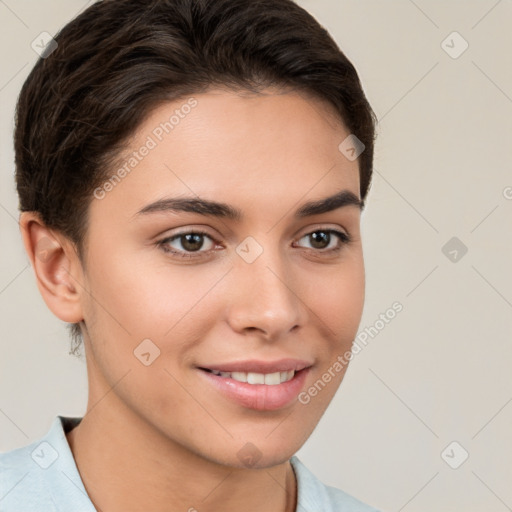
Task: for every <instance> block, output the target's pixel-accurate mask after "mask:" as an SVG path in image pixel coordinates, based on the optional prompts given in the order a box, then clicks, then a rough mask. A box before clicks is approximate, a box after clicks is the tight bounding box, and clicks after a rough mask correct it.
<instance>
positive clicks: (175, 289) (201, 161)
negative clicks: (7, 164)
mask: <svg viewBox="0 0 512 512" xmlns="http://www.w3.org/2000/svg"><path fill="white" fill-rule="evenodd" d="M194 97H195V98H196V100H197V102H198V103H197V106H196V107H195V108H193V109H192V110H191V112H190V113H189V114H188V115H187V116H185V117H184V118H183V119H180V122H179V124H178V125H177V126H176V127H175V128H174V130H173V131H172V133H169V134H166V135H165V136H164V138H163V140H162V141H161V142H160V143H159V144H158V145H157V147H156V148H154V149H152V150H151V151H150V152H149V154H148V155H147V156H146V157H145V158H144V159H143V160H142V161H141V162H140V163H138V165H137V166H136V167H135V168H134V169H133V170H132V171H131V173H130V174H129V175H127V176H126V177H125V178H124V179H123V180H122V182H121V183H119V184H117V185H116V186H115V187H114V188H113V190H111V191H110V192H108V193H107V194H106V195H105V197H104V198H103V199H101V200H99V199H94V200H93V201H92V203H91V206H90V211H89V215H90V222H89V228H88V232H87V250H86V254H85V266H83V265H82V264H81V263H80V260H79V259H78V257H77V255H76V252H75V250H74V247H73V244H72V243H71V242H70V241H69V240H68V239H66V238H65V237H64V236H62V235H61V234H60V233H58V232H55V231H52V230H50V229H48V228H47V227H46V226H44V224H43V223H42V222H41V221H40V220H39V218H38V216H37V215H36V214H35V213H28V212H26V213H23V214H22V215H21V218H20V226H21V230H22V236H23V240H24V244H25V248H26V250H27V253H28V255H29V257H30V259H31V262H32V265H33V267H34V270H35V274H36V279H37V284H38V287H39V290H40V292H41V294H42V296H43V298H44V300H45V302H46V304H47V305H48V307H49V308H50V309H51V311H52V312H53V313H54V314H55V315H56V316H57V317H59V318H60V319H61V320H63V321H65V322H81V321H83V322H84V323H83V326H84V327H85V330H84V343H85V353H86V360H87V371H88V380H89V398H88V404H87V412H86V414H85V415H84V418H83V420H82V422H81V423H80V425H79V426H78V427H76V428H75V429H74V430H72V431H71V432H69V433H68V434H67V439H68V442H69V445H70V447H71V450H72V453H73V456H74V458H75V460H76V463H77V467H78V469H79V471H80V474H81V477H82V480H83V481H84V485H85V487H86V490H87V492H88V494H89V496H90V498H91V500H92V501H93V503H94V505H95V506H96V507H97V508H98V510H100V509H101V510H104V511H106V510H108V511H109V512H117V511H126V510H151V511H153V512H160V511H161V512H164V511H166V512H169V511H171V512H172V511H186V510H191V511H192V510H194V509H195V510H197V511H198V512H204V511H215V510H224V511H226V512H229V511H233V510H242V509H243V510H248V511H251V512H260V511H265V512H268V511H269V510H273V511H285V512H292V511H294V510H295V507H296V503H297V501H296V500H297V498H296V480H295V477H294V473H293V469H292V467H291V465H290V462H289V459H290V457H291V456H292V455H293V454H294V453H295V452H297V450H298V449H299V448H300V447H301V446H302V445H303V443H304V442H305V440H306V439H307V438H308V436H309V435H310V434H311V432H312V431H313V429H314V428H315V426H316V425H317V423H318V421H319V420H320V418H321V416H322V414H323V413H324V411H325V409H326V407H327V406H328V404H329V402H330V401H331V399H332V398H333V396H334V394H335V392H336V390H337V388H338V387H339V384H340V383H341V380H342V378H343V375H344V371H345V370H346V367H345V368H344V370H343V371H339V372H336V373H335V377H334V378H333V379H332V380H331V382H330V383H329V384H328V385H326V386H325V388H324V389H323V390H322V391H321V392H319V393H318V394H317V396H315V397H314V398H312V399H311V401H310V402H309V404H307V405H304V404H302V403H300V402H299V401H298V400H294V401H293V403H292V404H291V405H288V406H286V407H284V408H281V409H278V410H275V411H257V410H253V409H249V408H246V407H243V406H241V405H239V404H237V403H234V402H232V401H230V400H229V399H227V398H226V397H225V396H224V395H222V394H221V393H220V392H219V391H218V390H217V389H215V388H214V387H212V386H211V385H210V384H209V383H208V382H207V381H206V380H205V379H204V378H202V375H199V373H200V372H201V370H198V368H197V365H199V364H201V365H204V366H207V364H208V363H210V364H214V363H220V362H226V361H240V360H248V359H257V360H263V361H275V360H277V359H281V358H284V357H292V358H298V359H303V360H307V361H310V362H311V363H312V367H311V368H310V371H309V373H308V375H307V379H306V383H305V384H304V387H303V390H307V389H308V388H309V387H310V386H311V385H312V384H313V383H314V382H316V381H317V380H318V379H319V378H321V376H322V374H323V373H324V372H325V371H326V370H327V369H328V368H329V367H332V365H333V363H334V362H335V361H336V359H337V357H338V356H340V355H342V354H344V353H345V352H346V351H347V350H350V347H351V344H352V340H353V339H354V337H355V336H356V334H357V329H358V326H359V322H360V319H361V315H362V309H363V303H364V288H365V276H364V264H363V252H362V244H361V233H360V216H361V211H360V208H359V207H358V206H354V205H349V206H344V207H342V208H338V209H336V210H333V211H331V212H327V213H323V214H319V215H315V216H312V217H306V218H303V219H296V218H294V216H293V213H294V211H295V210H296V209H297V208H299V206H301V205H302V204H303V203H305V202H309V201H311V200H317V199H322V198H325V197H327V196H330V195H332V194H334V193H335V192H338V191H340V190H350V191H352V192H353V193H354V194H355V195H356V196H357V197H359V198H360V194H359V172H358V162H357V160H356V161H349V160H348V159H347V158H345V157H344V155H343V154H342V153H341V152H340V151H339V150H338V145H339V144H340V142H341V141H343V140H344V139H345V137H347V136H348V135H349V132H348V131H347V129H346V128H345V127H344V126H343V125H342V124H341V122H340V121H339V120H338V118H337V117H336V114H335V112H334V111H333V110H332V108H331V107H330V106H329V105H327V104H325V103H323V102H321V101H320V100H318V99H314V98H311V97H308V96H306V95H304V94H302V93H300V94H299V93H297V92H294V91H276V90H271V89H267V90H265V91H263V93H261V94H258V95H256V94H249V93H243V94H242V93H236V92H233V91H226V90H220V89H216V90H210V91H208V92H206V93H204V94H197V95H194ZM185 101H186V100H183V101H178V102H171V103H166V104H164V105H161V106H160V107H158V108H157V109H155V110H154V111H153V112H152V113H151V114H150V115H149V117H148V118H147V119H146V120H145V122H144V123H143V124H142V125H141V126H140V127H139V130H138V131H137V132H136V133H135V134H134V137H133V139H132V140H131V141H130V143H129V147H128V150H127V153H130V152H132V151H135V150H138V149H139V148H140V147H141V146H142V145H143V144H144V142H145V141H146V140H147V136H148V135H151V133H152V131H153V130H154V129H155V127H157V126H158V125H159V123H161V122H162V121H164V120H167V119H169V117H170V116H171V115H172V113H173V112H174V111H175V110H176V108H180V106H181V105H183V104H184V103H185ZM120 161H122V158H121V159H120ZM114 170H115V169H113V170H112V171H114ZM177 195H181V196H186V197H197V196H199V197H201V198H206V199H211V200H216V201H222V202H225V203H228V204H230V205H232V206H234V207H237V208H239V209H240V210H241V211H242V213H243V216H244V217H243V220H242V221H234V220H230V219H226V218H216V217H213V216H205V215H200V214H197V213H189V212H188V213H185V212H172V211H168V212H158V213H152V214H146V215H136V214H137V212H138V211H139V210H140V209H141V208H143V207H144V206H146V205H147V204H149V203H151V202H153V201H156V200H157V199H162V198H164V197H170V196H177ZM189 228H190V229H189ZM191 228H196V229H197V228H201V229H203V230H205V231H206V232H207V233H208V236H209V237H211V238H208V237H204V238H203V239H202V240H203V246H202V247H201V248H200V249H199V253H198V252H195V253H194V254H196V255H197V254H199V257H196V258H193V259H185V258H180V257H179V256H173V255H172V254H169V253H166V252H165V251H164V250H163V249H162V245H159V244H158V242H159V241H162V240H164V239H165V238H168V237H170V236H172V235H174V234H176V233H177V232H178V231H179V232H181V233H186V232H190V231H191V230H192V229H191ZM325 229H335V230H338V231H342V232H345V233H348V234H349V235H350V236H351V238H352V240H351V242H349V243H348V244H341V243H340V242H339V240H338V238H337V237H336V236H335V235H331V241H330V242H328V243H325V244H324V246H323V247H326V248H322V246H314V245H313V241H312V239H311V236H308V235H310V234H311V233H313V232H315V231H322V230H325ZM187 230H188V231H187ZM248 236H251V237H253V238H254V239H255V240H256V241H257V242H258V244H259V245H260V246H261V247H262V248H263V253H262V254H261V255H260V256H259V257H258V258H257V259H256V260H255V261H254V262H252V263H247V262H246V261H245V260H244V259H243V258H241V257H240V256H239V255H238V254H237V252H236V248H237V246H238V245H239V244H240V243H241V242H242V241H244V239H245V238H246V237H248ZM49 241H50V242H51V244H49V243H48V242H49ZM167 245H168V246H170V247H171V248H173V249H175V250H177V251H181V252H182V253H183V252H186V250H185V249H186V248H187V247H190V246H187V245H186V243H185V242H184V240H183V238H181V239H179V238H178V239H175V240H174V241H173V242H167ZM198 245H199V244H198ZM336 246H340V247H341V250H340V251H339V252H332V251H331V252H330V253H329V252H326V251H328V249H330V248H332V247H336ZM41 247H44V249H45V250H47V251H48V252H47V253H45V257H44V258H40V257H38V254H40V253H38V251H40V250H41ZM48 247H50V248H48ZM319 247H320V248H319ZM189 253H190V251H189ZM147 338H149V339H151V340H152V342H153V343H154V344H155V345H156V346H157V347H158V349H159V350H160V356H159V357H157V358H156V359H155V360H154V361H153V362H152V363H151V364H150V365H149V366H145V365H144V364H142V363H141V361H140V360H139V359H138V358H137V357H135V356H134V350H135V349H136V347H137V346H138V345H139V344H140V343H141V341H142V340H144V339H147ZM248 442H250V443H252V444H253V445H254V446H255V447H256V449H257V450H258V454H259V456H260V458H259V460H258V461H257V463H256V464H254V465H253V466H251V467H247V465H245V464H244V462H243V461H242V460H241V459H240V458H239V457H238V456H237V453H238V452H239V450H240V449H241V448H242V447H244V445H246V443H248ZM120 468H122V469H121V470H120ZM248 497H250V499H248Z"/></svg>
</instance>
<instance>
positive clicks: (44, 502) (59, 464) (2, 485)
mask: <svg viewBox="0 0 512 512" xmlns="http://www.w3.org/2000/svg"><path fill="white" fill-rule="evenodd" d="M79 420H80V418H66V417H62V416H57V417H56V418H55V419H54V421H53V423H52V426H51V428H50V430H49V432H48V433H47V434H46V435H45V436H44V437H42V438H41V439H38V440H36V441H34V442H32V443H30V444H28V445H27V446H23V447H21V448H16V449H15V450H11V451H8V452H4V453H0V510H1V511H2V512H19V511H20V510H23V512H56V511H57V510H66V509H68V510H70V509H71V510H76V511H77V512H78V511H80V512H90V511H94V508H91V505H92V503H90V500H88V499H86V498H87V494H86V493H85V489H84V487H83V483H82V481H81V479H80V475H79V473H78V469H77V467H76V464H75V462H74V459H73V455H72V453H71V450H70V448H69V445H68V443H67V439H66V435H65V429H66V428H71V425H73V424H76V423H77V422H78V421H79Z"/></svg>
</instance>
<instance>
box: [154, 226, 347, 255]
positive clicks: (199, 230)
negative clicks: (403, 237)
mask: <svg viewBox="0 0 512 512" xmlns="http://www.w3.org/2000/svg"><path fill="white" fill-rule="evenodd" d="M317 231H328V232H332V233H334V236H336V237H337V238H338V239H339V240H340V241H341V242H342V243H343V242H344V240H343V239H342V237H340V236H339V234H341V235H345V236H346V237H347V238H348V239H349V240H348V241H350V240H351V239H352V235H351V234H350V232H349V231H347V230H346V229H345V228H339V227H335V228H333V227H328V226H320V227H316V228H312V229H310V228H308V229H307V231H304V232H302V234H301V235H299V236H298V237H297V238H296V239H295V241H298V240H301V239H302V238H304V237H305V236H308V235H311V234H312V233H315V232H317ZM188 234H200V235H202V236H206V237H208V238H210V240H211V241H212V242H213V243H214V244H221V242H219V240H218V239H217V237H215V236H213V235H211V234H210V233H208V232H207V230H206V229H203V228H185V229H183V231H179V232H178V233H174V234H172V235H169V236H166V237H164V238H163V239H162V240H160V242H159V244H165V243H166V242H170V241H175V240H176V239H179V238H180V237H181V236H184V235H188ZM214 250H215V249H209V250H206V251H196V252H195V253H194V252H191V251H181V250H178V252H184V253H187V254H201V253H208V252H211V251H214Z"/></svg>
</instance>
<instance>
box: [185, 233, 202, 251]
mask: <svg viewBox="0 0 512 512" xmlns="http://www.w3.org/2000/svg"><path fill="white" fill-rule="evenodd" d="M202 236H203V235H200V234H199V233H189V234H188V235H184V239H185V243H182V245H183V248H184V249H186V250H189V251H196V250H199V249H201V247H202V245H203V240H202Z"/></svg>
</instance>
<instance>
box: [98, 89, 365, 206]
mask: <svg viewBox="0 0 512 512" xmlns="http://www.w3.org/2000/svg"><path fill="white" fill-rule="evenodd" d="M348 135H349V132H348V131H347V129H346V128H345V127H344V125H343V124H342V123H341V120H339V119H338V117H337V114H336V112H335V111H334V109H333V107H331V106H330V105H328V104H326V103H325V102H323V101H321V100H318V99H316V98H313V97H311V96H308V95H305V94H303V93H299V92H296V91H287V92H283V91H276V90H271V89H267V90H265V91H263V93H260V94H254V93H236V92H233V91H226V90H221V89H214V90H210V91H208V92H206V93H202V94H196V95H192V96H190V97H185V98H182V99H180V100H177V101H173V102H169V103H164V104H161V105H160V106H158V107H157V108H155V109H154V110H153V111H152V112H151V114H150V115H149V116H148V117H147V118H146V119H145V121H144V122H143V123H142V125H141V126H140V127H139V128H138V130H137V131H136V133H135V134H134V136H133V137H132V139H131V140H130V142H129V146H128V147H127V149H126V151H124V152H123V153H122V154H121V155H120V158H119V159H118V161H117V162H116V165H115V166H114V167H113V169H111V172H112V174H113V175H114V174H116V173H117V174H119V173H118V171H119V169H124V172H121V174H122V175H123V177H122V179H121V180H117V179H116V184H115V186H113V187H112V189H111V191H109V193H108V194H107V196H106V197H105V200H108V201H109V202H110V203H112V204H114V203H115V202H116V201H122V202H124V203H125V206H126V210H127V213H128V210H129V211H130V213H131V214H133V213H135V210H138V209H140V208H142V207H143V206H144V204H145V203H147V202H148V201H154V200H157V199H159V198H163V197H165V196H168V195H173V196H176V195H186V196H198V195H199V196H204V197H208V198H212V197H215V199H217V200H220V201H224V202H228V203H233V202H234V201H236V202H237V204H238V206H239V207H240V208H241V209H244V207H247V206H250V205H251V204H255V203H256V202H257V199H258V197H259V196H262V197H266V198H267V200H269V201H270V203H272V205H273V206H274V207H275V206H276V203H275V202H276V201H278V202H279V200H280V199H279V198H281V199H283V198H287V197H288V198H290V201H291V200H294V201H298V200H300V199H301V198H304V197H309V198H315V197H316V196H318V197H320V196H322V197H323V196H326V195H331V194H332V193H333V192H334V191H337V190H340V189H342V188H343V189H347V188H349V189H351V190H352V191H353V192H354V193H355V194H356V195H357V196H359V170H358V162H357V161H349V160H348V159H347V158H345V156H344V155H343V154H342V153H341V152H340V151H339V149H338V146H339V145H340V143H341V142H342V141H343V140H344V139H345V138H346V137H347V136H348ZM121 193H122V194H121ZM105 202H106V201H105ZM262 206H264V205H263V204H260V205H259V207H262ZM268 206H270V204H269V205H268Z"/></svg>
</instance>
